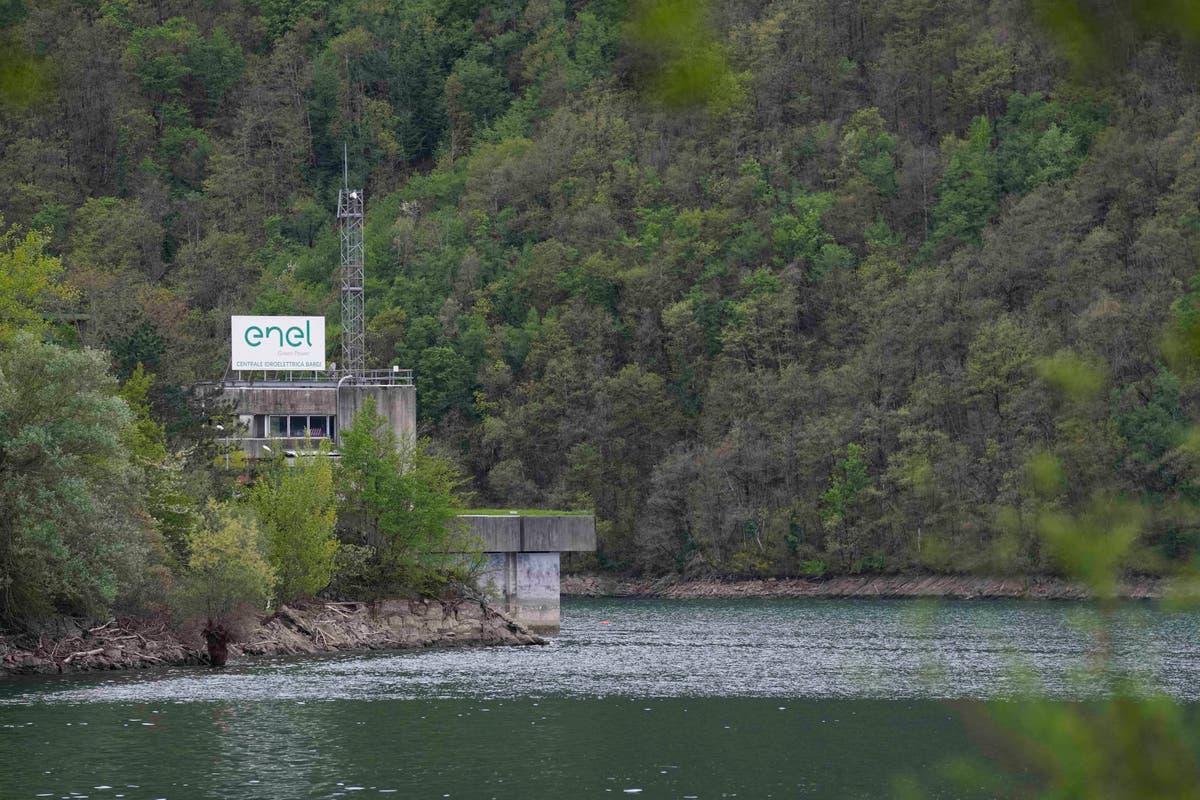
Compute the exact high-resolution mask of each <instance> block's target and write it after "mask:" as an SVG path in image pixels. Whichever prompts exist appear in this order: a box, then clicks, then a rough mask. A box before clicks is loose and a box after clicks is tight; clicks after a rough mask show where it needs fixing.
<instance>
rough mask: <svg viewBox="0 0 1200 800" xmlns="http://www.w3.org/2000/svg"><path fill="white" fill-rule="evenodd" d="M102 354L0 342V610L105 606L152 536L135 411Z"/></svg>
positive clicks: (15, 616) (6, 613) (147, 555)
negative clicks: (136, 459)
mask: <svg viewBox="0 0 1200 800" xmlns="http://www.w3.org/2000/svg"><path fill="white" fill-rule="evenodd" d="M116 389H117V386H116V381H115V380H114V379H113V378H112V376H111V375H110V374H109V373H108V369H107V367H106V364H105V358H104V355H103V354H102V353H100V352H98V351H96V350H78V351H72V350H67V349H64V348H62V347H59V346H57V345H53V344H44V343H40V342H38V341H36V340H35V339H34V338H33V337H31V336H30V335H28V334H21V335H19V336H17V337H16V338H15V339H14V340H12V341H11V342H9V343H8V344H6V345H5V346H4V347H3V348H2V349H0V428H2V430H3V431H4V433H3V435H2V436H0V617H2V618H3V619H5V620H7V621H9V622H13V621H17V620H20V619H22V618H28V617H30V616H36V615H42V614H49V613H52V612H65V613H80V614H103V613H106V612H107V610H108V609H109V608H110V607H111V605H112V603H113V602H114V601H115V600H117V599H118V597H119V595H120V594H121V593H122V592H124V591H127V590H128V589H129V588H130V587H131V586H133V585H134V584H135V582H136V581H137V580H138V578H139V575H140V574H141V572H142V571H143V570H144V569H145V568H146V567H147V566H148V565H149V564H150V563H151V555H152V553H153V552H154V550H155V549H156V542H157V538H156V536H155V533H154V530H153V528H152V527H151V525H150V524H149V520H148V518H147V517H146V516H145V514H144V512H143V511H142V504H143V497H144V489H143V487H142V485H141V480H140V479H141V474H140V472H139V471H138V470H137V468H136V467H135V466H134V464H133V463H132V461H131V458H130V452H129V444H128V443H129V441H130V437H131V435H132V432H131V424H132V422H133V416H132V414H131V413H130V411H129V408H128V406H126V404H125V403H124V401H122V400H121V398H120V397H119V396H118V395H117V393H116Z"/></svg>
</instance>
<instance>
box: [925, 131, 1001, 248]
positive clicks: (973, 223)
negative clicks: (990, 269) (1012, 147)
mask: <svg viewBox="0 0 1200 800" xmlns="http://www.w3.org/2000/svg"><path fill="white" fill-rule="evenodd" d="M942 149H943V150H944V152H945V154H946V157H947V164H946V174H945V175H944V176H943V178H942V181H941V183H940V184H939V186H938V202H937V205H935V206H934V207H933V210H932V212H931V217H932V221H933V229H932V230H931V231H930V233H929V241H928V242H927V243H926V246H925V251H926V252H930V251H931V249H932V248H933V247H935V246H936V245H938V244H940V243H942V242H945V241H947V240H953V241H957V242H961V243H964V244H975V245H978V244H980V241H981V239H980V237H981V235H982V234H983V228H984V226H985V225H987V223H988V221H989V220H991V218H992V214H994V213H995V211H996V203H997V202H998V200H999V186H998V183H997V179H996V164H995V156H994V154H993V152H992V127H991V125H990V124H989V123H988V120H987V117H976V118H975V120H974V121H973V122H972V123H971V128H970V130H969V131H968V132H967V138H966V139H965V140H961V141H960V140H958V139H953V138H948V139H946V141H945V142H944V143H943V146H942Z"/></svg>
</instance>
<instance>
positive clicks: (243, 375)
mask: <svg viewBox="0 0 1200 800" xmlns="http://www.w3.org/2000/svg"><path fill="white" fill-rule="evenodd" d="M221 382H222V383H223V384H224V385H226V386H264V387H269V386H324V385H334V386H336V385H338V383H342V385H344V386H412V385H413V371H412V370H411V369H400V368H399V367H391V368H388V369H366V370H363V371H362V372H358V373H351V372H349V371H346V370H338V369H329V370H305V371H295V372H273V371H266V370H226V371H225V377H224V378H223V379H222V381H221Z"/></svg>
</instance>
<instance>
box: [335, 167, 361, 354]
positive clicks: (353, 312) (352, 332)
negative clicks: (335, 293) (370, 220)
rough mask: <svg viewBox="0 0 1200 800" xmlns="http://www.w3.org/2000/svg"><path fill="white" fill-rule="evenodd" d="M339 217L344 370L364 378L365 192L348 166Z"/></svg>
mask: <svg viewBox="0 0 1200 800" xmlns="http://www.w3.org/2000/svg"><path fill="white" fill-rule="evenodd" d="M337 218H338V226H339V228H340V230H341V240H342V371H343V372H344V373H346V374H349V375H354V376H355V377H362V375H363V372H364V371H365V370H366V360H367V359H366V317H365V314H366V312H365V309H364V308H363V191H362V189H351V188H350V176H349V166H348V164H347V165H344V166H343V188H342V190H341V191H340V192H338V211H337Z"/></svg>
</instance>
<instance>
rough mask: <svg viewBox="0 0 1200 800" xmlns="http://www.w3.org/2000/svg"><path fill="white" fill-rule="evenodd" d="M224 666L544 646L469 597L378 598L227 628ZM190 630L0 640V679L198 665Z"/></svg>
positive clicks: (117, 630) (199, 647)
mask: <svg viewBox="0 0 1200 800" xmlns="http://www.w3.org/2000/svg"><path fill="white" fill-rule="evenodd" d="M234 628H235V630H236V631H237V632H238V634H239V635H237V637H236V639H235V642H234V643H233V644H231V645H230V647H229V652H230V655H231V656H232V661H231V663H236V659H238V658H240V657H243V656H259V655H291V654H297V653H327V652H333V651H338V650H385V649H400V648H415V647H434V646H438V647H441V646H464V645H528V644H544V643H545V640H544V639H542V638H540V637H538V636H535V635H533V634H532V633H530V632H529V631H528V630H526V629H525V628H524V627H522V626H521V625H519V624H518V623H516V622H514V621H513V620H511V619H510V618H508V617H507V616H505V615H504V614H502V613H501V612H499V611H496V610H495V609H493V608H490V607H488V606H485V605H482V604H480V603H479V602H477V601H472V600H466V599H462V600H384V601H380V602H377V603H319V602H318V603H312V604H310V605H307V606H304V607H298V608H290V607H288V606H281V607H280V609H279V610H278V611H277V612H276V613H275V614H274V615H272V616H270V617H267V618H265V619H255V618H251V619H249V620H243V621H242V622H241V624H240V625H235V626H234ZM207 660H208V656H207V654H206V653H205V650H204V640H203V639H202V637H201V636H200V633H199V628H198V627H196V626H194V625H193V626H185V627H184V628H182V629H173V628H171V627H170V626H168V625H166V624H165V623H162V622H158V623H154V622H151V621H147V620H114V621H112V622H109V623H107V624H104V625H99V626H95V627H91V628H78V629H76V630H74V631H72V632H71V633H69V634H66V635H62V636H56V637H47V636H41V637H30V636H25V637H9V638H5V637H3V636H0V674H3V673H9V674H39V673H40V674H56V673H62V672H84V671H88V670H106V669H141V668H144V667H153V666H165V665H183V664H204V663H206V662H207Z"/></svg>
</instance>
